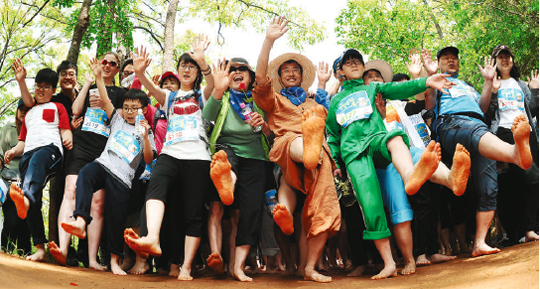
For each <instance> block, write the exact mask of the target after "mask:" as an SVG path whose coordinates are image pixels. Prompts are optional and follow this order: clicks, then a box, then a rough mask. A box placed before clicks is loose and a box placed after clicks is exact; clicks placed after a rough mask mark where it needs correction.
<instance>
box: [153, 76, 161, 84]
mask: <svg viewBox="0 0 540 289" xmlns="http://www.w3.org/2000/svg"><path fill="white" fill-rule="evenodd" d="M160 78H161V75H154V77H152V82H153V83H154V84H155V85H156V86H159V79H160Z"/></svg>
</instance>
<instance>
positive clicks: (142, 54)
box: [131, 45, 152, 74]
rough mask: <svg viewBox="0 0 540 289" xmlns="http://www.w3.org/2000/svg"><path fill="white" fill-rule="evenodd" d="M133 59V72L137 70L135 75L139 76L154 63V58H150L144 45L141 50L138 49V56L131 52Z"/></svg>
mask: <svg viewBox="0 0 540 289" xmlns="http://www.w3.org/2000/svg"><path fill="white" fill-rule="evenodd" d="M131 58H132V59H133V70H135V73H138V74H143V73H144V71H145V70H146V68H148V66H150V63H151V62H152V58H150V57H149V54H148V53H147V52H146V48H145V47H143V46H142V45H141V47H140V48H139V49H137V51H136V54H133V52H131Z"/></svg>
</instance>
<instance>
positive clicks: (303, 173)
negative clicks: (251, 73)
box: [252, 79, 341, 238]
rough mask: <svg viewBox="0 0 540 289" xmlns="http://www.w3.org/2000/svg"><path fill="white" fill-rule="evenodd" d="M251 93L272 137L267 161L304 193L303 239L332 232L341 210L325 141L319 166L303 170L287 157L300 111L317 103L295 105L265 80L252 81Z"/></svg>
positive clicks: (297, 130)
mask: <svg viewBox="0 0 540 289" xmlns="http://www.w3.org/2000/svg"><path fill="white" fill-rule="evenodd" d="M252 93H253V100H254V101H255V103H256V104H257V106H258V107H260V108H261V109H262V110H264V112H265V113H266V117H267V119H268V125H269V126H270V129H271V130H272V131H273V132H274V134H275V136H276V137H275V141H274V145H273V146H272V149H271V150H270V153H269V158H270V160H271V161H272V162H274V163H276V164H278V165H279V166H280V167H281V171H282V172H283V176H284V178H285V181H286V182H287V183H288V184H289V185H291V186H292V187H293V188H294V189H297V190H299V191H301V192H303V193H304V194H306V195H307V196H306V201H305V204H304V210H303V212H302V218H303V222H304V226H305V230H306V232H305V233H306V235H307V238H311V237H314V236H317V235H319V234H321V233H324V232H328V233H329V234H330V236H332V235H334V234H335V233H336V232H337V231H339V228H340V226H341V211H340V208H339V201H338V199H337V194H336V188H335V186H334V178H333V171H334V169H335V168H336V165H335V163H334V160H333V159H332V157H331V154H330V148H329V147H328V144H327V143H326V141H324V143H323V150H322V152H321V158H320V159H319V165H318V166H317V167H316V168H315V169H313V170H308V169H306V168H305V167H304V164H303V163H297V162H295V161H293V160H292V158H291V156H290V146H291V143H292V142H293V141H294V140H295V139H296V138H298V137H301V136H302V113H303V112H304V111H305V110H308V109H310V108H313V107H315V106H318V105H320V104H318V103H316V102H315V100H313V99H311V98H306V101H305V102H304V103H302V104H300V105H298V106H296V105H294V104H293V103H292V102H290V101H289V99H288V98H287V97H285V96H282V95H281V94H280V93H278V92H275V91H274V90H273V89H272V85H271V82H270V80H269V79H268V81H267V83H266V84H263V85H259V84H257V83H256V84H255V86H254V88H253V91H252ZM330 236H329V237H330Z"/></svg>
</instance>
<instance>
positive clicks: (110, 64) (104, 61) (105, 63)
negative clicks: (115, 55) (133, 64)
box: [101, 59, 118, 67]
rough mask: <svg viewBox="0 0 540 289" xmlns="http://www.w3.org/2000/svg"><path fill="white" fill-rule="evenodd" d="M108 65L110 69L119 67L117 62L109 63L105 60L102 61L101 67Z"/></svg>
mask: <svg viewBox="0 0 540 289" xmlns="http://www.w3.org/2000/svg"><path fill="white" fill-rule="evenodd" d="M107 64H109V66H110V67H116V65H118V63H116V61H108V60H107V59H103V60H102V61H101V65H103V66H107Z"/></svg>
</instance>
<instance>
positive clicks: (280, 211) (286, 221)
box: [272, 204, 294, 235]
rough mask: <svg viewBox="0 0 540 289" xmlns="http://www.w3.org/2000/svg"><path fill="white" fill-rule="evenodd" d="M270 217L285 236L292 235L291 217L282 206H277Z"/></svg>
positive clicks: (292, 224)
mask: <svg viewBox="0 0 540 289" xmlns="http://www.w3.org/2000/svg"><path fill="white" fill-rule="evenodd" d="M272 216H274V221H276V224H277V225H278V226H279V227H280V228H281V230H282V231H283V233H285V235H291V234H292V233H294V223H293V217H292V215H291V213H289V211H288V210H287V207H285V205H284V204H277V205H276V206H275V207H274V210H272Z"/></svg>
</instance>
